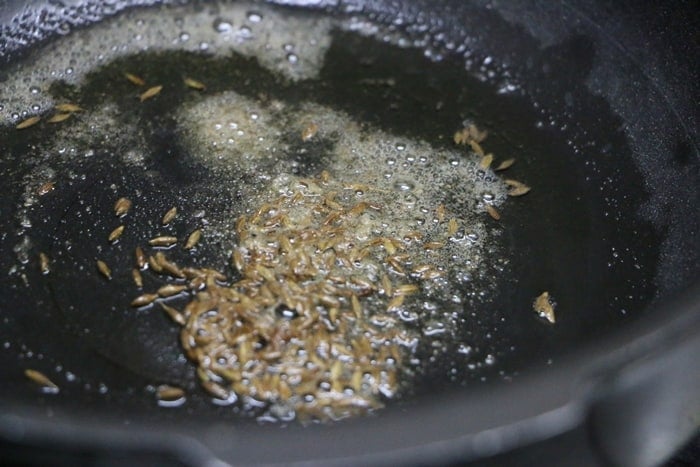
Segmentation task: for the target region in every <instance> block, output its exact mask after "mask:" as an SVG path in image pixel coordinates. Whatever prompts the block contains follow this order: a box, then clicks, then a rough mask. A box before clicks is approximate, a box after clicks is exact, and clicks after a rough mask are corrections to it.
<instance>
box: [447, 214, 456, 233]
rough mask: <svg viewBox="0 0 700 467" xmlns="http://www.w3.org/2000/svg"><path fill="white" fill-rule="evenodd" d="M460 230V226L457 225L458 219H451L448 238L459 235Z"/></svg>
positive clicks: (448, 225) (448, 224)
mask: <svg viewBox="0 0 700 467" xmlns="http://www.w3.org/2000/svg"><path fill="white" fill-rule="evenodd" d="M458 229H459V224H457V219H455V218H454V217H453V218H452V219H450V221H449V222H448V223H447V236H448V237H451V236H453V235H454V234H456V233H457V230H458Z"/></svg>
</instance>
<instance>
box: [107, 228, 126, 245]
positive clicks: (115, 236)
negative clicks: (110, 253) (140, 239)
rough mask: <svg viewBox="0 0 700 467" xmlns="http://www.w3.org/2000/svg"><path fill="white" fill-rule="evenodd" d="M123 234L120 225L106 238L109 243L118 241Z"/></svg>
mask: <svg viewBox="0 0 700 467" xmlns="http://www.w3.org/2000/svg"><path fill="white" fill-rule="evenodd" d="M123 233H124V225H120V226H119V227H117V228H116V229H114V230H112V232H111V233H110V234H109V237H107V240H109V241H110V242H111V243H113V242H115V241H117V240H119V237H121V236H122V234H123Z"/></svg>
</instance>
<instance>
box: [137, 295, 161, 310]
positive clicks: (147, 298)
mask: <svg viewBox="0 0 700 467" xmlns="http://www.w3.org/2000/svg"><path fill="white" fill-rule="evenodd" d="M157 299H158V294H155V293H145V294H143V295H139V296H138V297H136V298H135V299H133V300H132V301H131V306H133V307H134V308H139V307H142V306H146V305H150V304H151V303H153V302H154V301H156V300H157Z"/></svg>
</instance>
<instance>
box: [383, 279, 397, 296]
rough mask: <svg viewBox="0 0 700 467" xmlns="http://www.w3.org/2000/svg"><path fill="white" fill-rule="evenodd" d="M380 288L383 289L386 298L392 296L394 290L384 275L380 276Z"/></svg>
mask: <svg viewBox="0 0 700 467" xmlns="http://www.w3.org/2000/svg"><path fill="white" fill-rule="evenodd" d="M382 288H383V289H384V295H386V296H387V297H391V296H392V295H394V290H393V287H392V285H391V279H389V276H387V275H386V274H384V275H383V276H382Z"/></svg>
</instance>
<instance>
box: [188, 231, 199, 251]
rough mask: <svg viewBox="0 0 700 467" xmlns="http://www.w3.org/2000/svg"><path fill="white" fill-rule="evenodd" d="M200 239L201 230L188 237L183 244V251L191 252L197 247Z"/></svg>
mask: <svg viewBox="0 0 700 467" xmlns="http://www.w3.org/2000/svg"><path fill="white" fill-rule="evenodd" d="M201 238H202V229H197V230H195V231H193V232H192V233H191V234H190V235H189V236H188V237H187V241H186V242H185V250H191V249H192V248H194V247H195V246H197V243H199V240H200V239H201Z"/></svg>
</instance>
